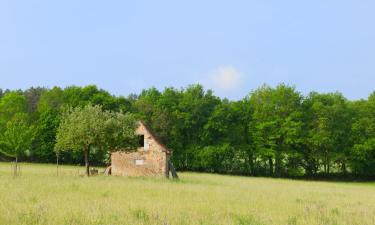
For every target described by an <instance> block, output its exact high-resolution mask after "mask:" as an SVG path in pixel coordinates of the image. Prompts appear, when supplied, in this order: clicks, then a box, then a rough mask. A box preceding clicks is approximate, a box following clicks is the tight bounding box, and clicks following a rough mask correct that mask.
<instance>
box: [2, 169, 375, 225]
mask: <svg viewBox="0 0 375 225" xmlns="http://www.w3.org/2000/svg"><path fill="white" fill-rule="evenodd" d="M21 173H22V174H21V176H19V177H16V178H13V176H12V175H13V174H12V173H11V165H10V164H9V163H0V224H48V225H50V224H131V225H133V224H186V225H190V224H259V225H260V224H275V225H282V224H286V225H287V224H291V225H293V224H309V225H310V224H311V225H314V224H327V225H328V224H330V225H331V224H347V225H355V224H358V225H366V224H369V225H370V224H375V185H374V184H373V183H333V182H306V181H294V180H286V179H271V178H248V177H232V176H222V175H212V174H198V173H180V174H179V175H180V177H181V179H180V180H179V181H171V180H165V179H161V178H160V179H157V178H127V177H111V176H109V177H106V176H102V175H99V176H95V177H90V178H86V177H83V176H81V175H83V174H84V169H83V168H81V167H73V166H63V167H60V170H59V176H57V175H56V167H55V166H53V165H39V164H22V166H21Z"/></svg>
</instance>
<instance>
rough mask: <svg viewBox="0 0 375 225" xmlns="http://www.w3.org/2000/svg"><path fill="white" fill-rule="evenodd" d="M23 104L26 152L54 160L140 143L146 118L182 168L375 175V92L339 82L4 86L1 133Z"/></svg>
mask: <svg viewBox="0 0 375 225" xmlns="http://www.w3.org/2000/svg"><path fill="white" fill-rule="evenodd" d="M88 105H90V107H91V108H90V109H89V106H88ZM84 110H87V111H86V112H85V113H83V114H79V113H78V111H84ZM90 110H93V111H90ZM66 112H68V113H66ZM18 114H22V115H26V116H24V117H25V118H24V120H25V121H24V123H25V124H28V125H27V126H32V127H33V130H34V132H33V138H31V140H32V144H31V147H29V148H27V149H29V150H30V151H28V154H21V156H22V158H23V159H24V160H27V161H34V162H53V161H55V159H56V153H55V152H54V149H59V150H60V151H59V157H60V159H61V161H62V162H63V163H68V164H77V163H80V164H83V163H84V162H85V160H84V159H85V157H83V155H82V151H83V150H84V146H86V148H88V146H89V147H90V148H91V147H92V148H91V149H90V151H89V152H90V154H89V156H88V158H89V159H90V163H93V164H96V165H104V164H106V163H107V159H108V154H107V152H108V151H110V150H117V149H123V150H130V149H131V148H132V146H133V145H134V143H135V141H134V140H133V139H132V137H131V136H132V132H130V130H131V129H133V128H134V126H135V123H134V121H136V120H142V121H144V122H145V123H146V124H147V125H148V126H150V127H151V128H152V129H153V130H154V133H156V134H157V135H158V136H159V138H160V139H161V140H162V141H163V142H164V143H165V144H166V145H167V147H168V148H169V149H170V150H171V151H172V152H173V154H172V157H171V158H172V161H173V163H174V165H175V166H176V167H177V169H178V170H180V171H181V170H190V171H206V172H215V173H227V174H242V175H253V176H278V177H288V176H309V177H318V176H328V177H329V176H336V175H340V176H341V175H343V176H351V177H365V178H375V170H374V168H375V125H374V124H375V92H374V93H373V94H372V95H371V96H370V97H369V98H368V99H366V100H358V101H350V100H348V99H346V98H345V97H344V96H343V95H342V94H340V93H337V92H335V93H316V92H311V93H309V94H308V95H306V96H303V95H302V94H301V93H299V92H297V91H296V89H295V88H294V87H291V86H289V85H286V84H280V85H278V86H276V87H271V86H267V85H263V86H261V87H260V88H258V89H256V90H253V91H251V92H250V93H249V95H248V96H246V97H245V98H243V99H240V100H237V101H231V100H228V99H220V98H219V97H217V96H215V95H214V94H213V92H212V91H211V90H205V89H204V88H203V87H202V86H201V85H190V86H188V87H186V88H181V89H176V88H173V87H168V88H165V89H164V90H158V89H156V88H150V89H146V90H143V91H142V92H141V93H140V94H139V95H137V94H132V95H130V96H129V97H123V96H113V95H111V94H110V93H108V92H107V91H105V90H103V89H100V88H98V87H96V86H95V85H89V86H85V87H78V86H69V87H66V88H60V87H54V88H52V89H47V88H39V87H33V88H30V89H28V90H25V91H21V90H17V91H11V90H5V91H3V90H1V91H0V136H4V134H5V132H6V130H7V124H8V122H10V121H13V120H14V117H15V116H16V115H18ZM67 114H74V115H75V117H74V118H70V119H67ZM59 127H60V128H59ZM61 127H65V128H61ZM58 133H65V134H64V135H62V136H59V135H58ZM28 142H30V140H27V143H28ZM63 150H69V151H63ZM83 152H84V151H83Z"/></svg>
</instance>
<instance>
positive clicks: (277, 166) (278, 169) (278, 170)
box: [275, 151, 282, 177]
mask: <svg viewBox="0 0 375 225" xmlns="http://www.w3.org/2000/svg"><path fill="white" fill-rule="evenodd" d="M281 163H282V160H281V153H280V152H279V151H277V152H276V156H275V174H276V176H277V177H280V176H281V173H282V172H281V168H282V165H281Z"/></svg>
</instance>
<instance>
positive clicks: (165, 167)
mask: <svg viewBox="0 0 375 225" xmlns="http://www.w3.org/2000/svg"><path fill="white" fill-rule="evenodd" d="M138 124H139V125H138V128H137V129H136V134H137V135H138V139H139V147H138V149H137V150H136V151H132V152H121V151H118V152H113V153H112V154H111V174H112V175H117V176H156V177H163V176H165V177H167V178H168V177H169V171H170V170H171V169H172V175H173V177H175V176H174V172H175V170H174V168H171V167H173V165H172V163H171V162H170V160H169V159H170V154H171V152H170V151H169V150H168V148H167V147H166V146H165V145H164V144H162V142H161V141H160V140H159V138H158V137H157V136H156V135H155V134H154V133H153V131H152V130H151V129H150V128H149V127H148V126H146V125H145V123H144V122H142V121H140V122H138ZM176 176H177V174H176Z"/></svg>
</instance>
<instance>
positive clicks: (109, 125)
mask: <svg viewBox="0 0 375 225" xmlns="http://www.w3.org/2000/svg"><path fill="white" fill-rule="evenodd" d="M135 126H136V122H135V119H134V117H132V116H130V115H128V114H127V115H122V114H118V113H115V114H113V113H110V112H108V111H103V110H102V108H101V107H100V106H91V105H87V106H85V107H83V108H81V107H77V108H74V109H72V110H70V111H69V112H68V113H66V114H65V115H64V116H63V117H62V119H61V123H60V126H59V128H58V130H57V136H56V145H55V149H56V151H57V152H59V151H66V150H72V151H83V153H84V158H85V166H86V175H87V176H89V175H90V164H89V155H90V150H91V148H92V147H95V148H99V149H102V150H107V151H111V150H118V149H123V150H129V149H131V147H132V145H131V143H135V141H134V140H135V134H134V133H135V132H134V131H135Z"/></svg>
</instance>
